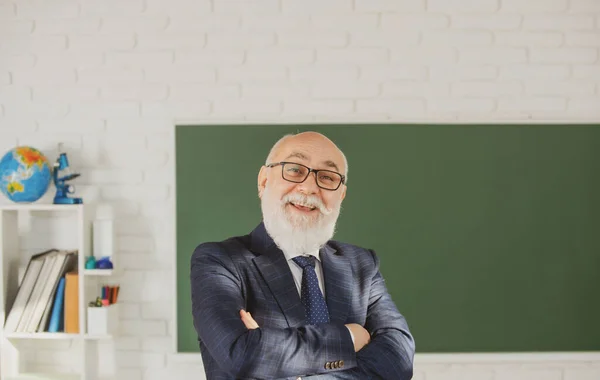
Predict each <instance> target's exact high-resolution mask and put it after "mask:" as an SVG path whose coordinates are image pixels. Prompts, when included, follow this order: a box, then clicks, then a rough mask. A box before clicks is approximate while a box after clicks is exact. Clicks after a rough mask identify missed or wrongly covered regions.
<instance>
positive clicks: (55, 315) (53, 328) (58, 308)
mask: <svg viewBox="0 0 600 380" xmlns="http://www.w3.org/2000/svg"><path fill="white" fill-rule="evenodd" d="M64 300H65V278H64V277H62V278H61V279H60V281H59V282H58V288H57V289H56V297H54V306H53V307H52V315H51V316H50V324H49V325H48V332H59V331H64V326H63V303H64Z"/></svg>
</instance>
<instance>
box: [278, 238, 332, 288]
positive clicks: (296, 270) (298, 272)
mask: <svg viewBox="0 0 600 380" xmlns="http://www.w3.org/2000/svg"><path fill="white" fill-rule="evenodd" d="M283 254H284V255H285V258H286V259H287V263H288V265H289V267H290V271H292V276H293V277H294V283H295V284H296V289H298V294H299V295H300V296H302V290H301V289H302V273H303V269H302V268H301V267H300V265H298V264H296V263H295V262H294V260H293V259H294V257H296V256H294V257H291V256H290V255H288V254H287V253H285V252H283ZM310 255H312V256H314V257H316V258H317V260H316V261H315V272H317V280H319V289H321V293H323V298H325V286H324V285H323V284H324V281H323V266H322V265H321V254H320V253H319V251H318V250H317V251H315V252H310V253H309V254H308V255H298V256H310Z"/></svg>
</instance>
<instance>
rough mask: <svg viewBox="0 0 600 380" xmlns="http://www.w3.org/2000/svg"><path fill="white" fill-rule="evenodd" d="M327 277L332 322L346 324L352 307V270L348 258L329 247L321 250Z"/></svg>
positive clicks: (327, 297)
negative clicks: (349, 308) (349, 309)
mask: <svg viewBox="0 0 600 380" xmlns="http://www.w3.org/2000/svg"><path fill="white" fill-rule="evenodd" d="M320 254H321V262H322V264H323V277H325V298H326V299H327V308H328V309H329V319H330V320H331V322H337V323H346V317H347V316H348V307H349V306H350V302H351V299H350V289H352V287H351V286H350V285H351V283H352V268H351V266H350V262H349V261H348V259H347V258H346V256H344V255H342V254H339V253H337V252H336V250H335V249H333V248H332V247H330V246H329V245H325V246H324V247H323V248H321V250H320Z"/></svg>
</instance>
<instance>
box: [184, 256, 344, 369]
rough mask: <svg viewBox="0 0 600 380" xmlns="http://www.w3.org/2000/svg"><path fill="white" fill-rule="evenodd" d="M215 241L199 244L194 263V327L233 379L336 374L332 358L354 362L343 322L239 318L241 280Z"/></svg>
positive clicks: (192, 275)
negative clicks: (260, 322)
mask: <svg viewBox="0 0 600 380" xmlns="http://www.w3.org/2000/svg"><path fill="white" fill-rule="evenodd" d="M222 251H223V249H222V248H221V247H220V246H218V245H217V244H202V245H200V246H198V248H196V250H195V252H194V254H193V255H192V262H191V273H190V280H191V294H192V314H193V320H194V327H195V329H196V332H197V334H198V338H199V339H200V340H201V341H202V342H203V343H204V345H205V346H206V347H207V349H208V351H209V353H210V355H211V357H212V358H213V359H214V360H215V361H216V362H217V363H218V365H219V367H220V368H221V369H222V370H223V371H226V372H228V373H230V374H231V375H232V376H233V377H235V378H240V379H248V378H252V379H265V378H285V377H292V376H304V375H311V374H320V373H332V372H335V371H339V370H332V369H326V368H324V366H323V363H324V362H326V361H328V360H344V368H353V367H355V366H356V354H355V353H354V345H353V344H352V339H351V337H350V333H349V332H348V330H347V328H346V327H345V326H344V325H343V324H339V325H338V324H333V323H327V324H322V325H318V326H302V327H298V328H285V329H276V328H269V327H268V326H266V327H261V328H258V329H254V330H248V329H247V328H246V326H244V324H243V322H242V321H241V319H240V316H239V311H240V309H243V308H245V306H244V305H245V300H244V295H243V289H244V287H243V284H242V280H241V277H240V276H239V274H238V272H237V270H236V268H235V265H234V263H233V262H232V261H231V259H230V258H229V257H228V256H227V255H226V254H224V253H223V252H222Z"/></svg>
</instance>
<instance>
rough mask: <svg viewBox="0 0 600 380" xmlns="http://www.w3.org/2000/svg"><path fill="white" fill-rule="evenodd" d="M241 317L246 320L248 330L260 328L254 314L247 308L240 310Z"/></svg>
mask: <svg viewBox="0 0 600 380" xmlns="http://www.w3.org/2000/svg"><path fill="white" fill-rule="evenodd" d="M240 318H242V322H244V324H245V325H246V328H247V329H248V330H254V329H257V328H258V323H256V321H255V320H254V318H252V314H250V313H249V312H247V311H246V310H244V309H242V310H240Z"/></svg>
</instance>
